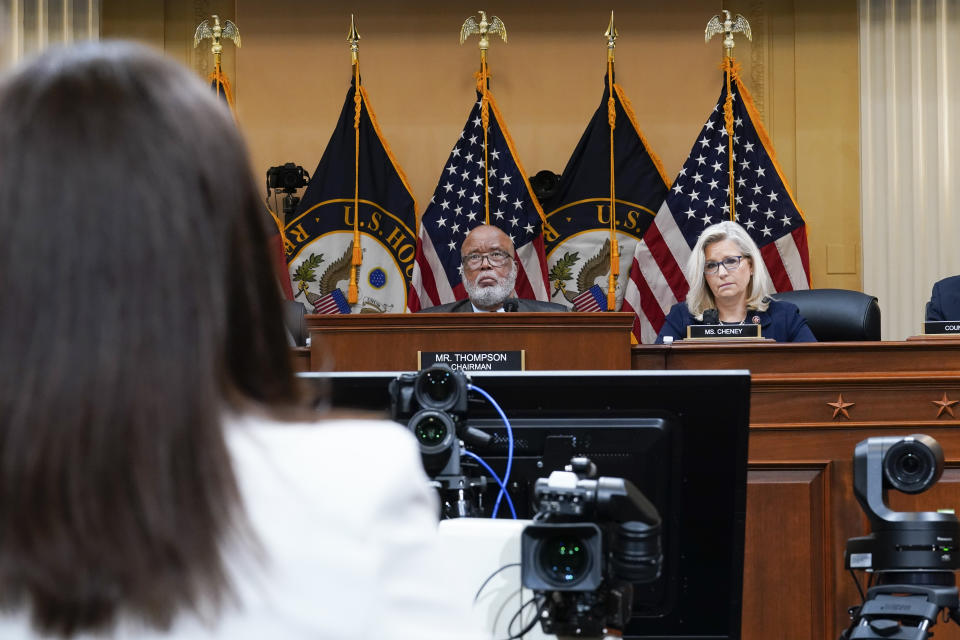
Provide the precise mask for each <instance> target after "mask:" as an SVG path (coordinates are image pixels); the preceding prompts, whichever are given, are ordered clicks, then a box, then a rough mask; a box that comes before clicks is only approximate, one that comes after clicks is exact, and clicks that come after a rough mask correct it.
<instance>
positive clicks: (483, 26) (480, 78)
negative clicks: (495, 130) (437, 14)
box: [460, 11, 507, 224]
mask: <svg viewBox="0 0 960 640" xmlns="http://www.w3.org/2000/svg"><path fill="white" fill-rule="evenodd" d="M474 33H476V34H479V35H480V42H479V45H480V72H479V74H478V75H477V91H479V92H480V121H481V123H482V124H483V211H484V215H483V222H484V224H490V169H489V165H488V163H489V156H488V153H487V129H489V128H490V98H489V96H488V93H489V91H490V86H489V84H490V72H489V70H488V69H487V49H489V48H490V39H489V38H488V37H487V36H488V35H489V34H494V35H496V34H500V37H502V38H503V41H504V42H506V41H507V27H506V25H504V24H503V21H502V20H500V18H498V17H497V16H490V21H489V22H488V21H487V13H486V12H485V11H481V12H480V22H477V21H476V20H475V19H474V17H473V16H470V17H469V18H467V19H466V20H464V22H463V25H462V26H461V27H460V44H461V45H462V44H463V43H464V42H466V40H467V36H469V35H472V34H474Z"/></svg>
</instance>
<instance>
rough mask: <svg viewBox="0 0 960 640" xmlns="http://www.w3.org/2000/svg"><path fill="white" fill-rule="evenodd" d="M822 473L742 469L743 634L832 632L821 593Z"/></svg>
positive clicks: (825, 569) (815, 634) (826, 565)
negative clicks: (744, 520) (744, 501)
mask: <svg viewBox="0 0 960 640" xmlns="http://www.w3.org/2000/svg"><path fill="white" fill-rule="evenodd" d="M826 475H828V474H827V473H826V472H825V469H824V468H811V469H791V468H788V467H784V468H781V469H757V470H751V471H750V472H749V473H748V476H747V526H746V538H745V544H746V549H747V554H746V558H745V560H744V567H743V619H742V622H741V628H742V637H743V638H745V639H748V640H752V639H754V638H756V639H757V640H760V639H761V638H762V639H764V640H765V639H767V638H771V637H777V638H817V637H826V635H829V632H830V631H831V630H832V626H833V625H832V622H831V621H830V620H829V619H828V618H827V617H826V616H825V611H824V603H823V598H822V595H821V594H822V585H823V584H824V582H825V580H826V577H827V575H828V574H829V572H830V571H829V562H828V561H825V558H824V548H823V542H824V541H823V534H824V531H826V530H827V526H826V524H825V523H826V520H827V517H826V513H825V511H826V504H827V500H826V492H827V488H828V485H829V481H828V480H827V479H826V478H825V476H826ZM786 505H788V508H784V507H785V506H786ZM774 630H775V631H774Z"/></svg>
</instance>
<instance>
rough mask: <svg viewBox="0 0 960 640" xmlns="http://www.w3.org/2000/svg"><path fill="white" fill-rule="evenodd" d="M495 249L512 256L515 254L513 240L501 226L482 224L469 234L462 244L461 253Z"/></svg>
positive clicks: (487, 251)
mask: <svg viewBox="0 0 960 640" xmlns="http://www.w3.org/2000/svg"><path fill="white" fill-rule="evenodd" d="M494 249H496V250H499V251H503V252H504V253H506V254H508V255H509V256H510V257H511V258H512V257H513V255H514V249H513V241H512V240H510V236H508V235H507V234H505V233H504V232H503V231H502V230H501V229H500V228H499V227H495V226H493V225H491V224H481V225H478V226H476V227H474V228H473V229H471V230H470V232H469V233H468V234H467V237H466V238H464V239H463V244H462V245H461V246H460V255H461V256H466V255H469V254H471V253H489V252H490V251H493V250H494Z"/></svg>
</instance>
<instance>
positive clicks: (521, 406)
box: [301, 371, 750, 640]
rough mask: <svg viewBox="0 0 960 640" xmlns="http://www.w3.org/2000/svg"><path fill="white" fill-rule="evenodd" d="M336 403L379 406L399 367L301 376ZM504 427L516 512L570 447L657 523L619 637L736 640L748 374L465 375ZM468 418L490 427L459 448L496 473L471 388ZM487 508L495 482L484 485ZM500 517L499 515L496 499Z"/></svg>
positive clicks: (499, 452)
mask: <svg viewBox="0 0 960 640" xmlns="http://www.w3.org/2000/svg"><path fill="white" fill-rule="evenodd" d="M301 375H302V377H303V378H304V380H306V381H308V382H310V383H311V384H312V385H314V387H315V388H316V389H317V392H318V394H322V395H325V396H326V397H327V398H328V400H329V401H330V402H331V404H333V405H334V406H337V407H346V408H359V409H365V410H383V411H385V412H388V411H389V407H390V395H389V392H388V390H387V387H388V384H389V382H390V380H393V379H395V378H396V377H397V376H398V375H400V374H399V373H307V374H301ZM470 378H471V382H472V384H473V385H475V386H477V387H479V388H481V389H483V390H484V391H486V392H487V393H489V394H490V395H491V396H492V397H493V398H494V399H495V400H496V401H497V402H498V403H499V404H500V406H501V407H502V408H503V410H504V412H505V414H506V416H507V417H508V419H509V420H510V421H511V423H512V425H513V432H514V441H515V449H514V461H513V470H512V473H511V476H510V481H509V483H508V485H509V489H510V493H511V495H512V496H513V498H514V504H515V507H516V509H517V512H518V513H517V515H518V517H520V518H529V517H531V516H532V515H533V511H532V510H531V504H530V496H531V494H532V485H533V482H534V481H535V480H536V479H537V478H542V477H547V476H548V475H549V474H550V472H551V471H554V470H557V469H561V468H562V467H563V465H564V464H566V463H567V462H569V460H570V457H571V456H572V455H585V456H587V457H589V458H590V459H591V460H592V461H593V462H594V463H595V464H596V466H597V468H598V475H602V476H613V477H622V478H624V479H626V480H629V481H630V482H632V483H633V484H635V485H636V486H637V487H638V488H639V489H640V490H641V491H643V492H644V494H645V495H646V496H647V497H648V498H649V499H650V500H651V501H652V502H653V503H654V505H655V506H656V507H657V510H658V511H659V512H660V515H661V518H662V520H663V531H662V544H663V553H664V560H663V570H662V575H661V577H660V578H659V579H658V580H657V581H655V582H653V583H650V584H647V585H639V586H637V587H636V591H635V599H634V615H633V617H632V618H631V620H630V623H629V624H628V625H627V628H626V630H625V635H624V637H625V638H628V639H635V640H640V639H644V640H652V639H663V640H666V639H670V640H681V639H692V638H698V639H704V638H716V639H733V638H739V637H740V611H741V606H742V587H743V551H744V549H743V545H744V524H745V518H746V468H747V436H748V421H749V413H750V376H749V373H748V372H746V371H557V372H516V373H490V372H477V373H471V374H470ZM467 424H468V425H469V426H472V427H476V428H479V429H481V430H483V431H486V432H488V433H490V434H491V435H493V439H492V441H491V442H490V443H488V444H485V445H479V446H472V447H470V449H471V450H472V451H473V452H474V453H476V454H477V455H479V456H480V457H481V458H483V459H484V460H485V461H487V462H488V463H489V464H490V465H491V467H492V468H493V469H494V471H496V472H497V473H498V474H502V473H503V471H504V467H505V464H506V437H505V428H504V426H503V424H502V421H501V420H500V418H499V415H498V414H497V413H496V411H495V410H494V409H493V408H492V407H491V406H490V404H489V403H488V402H487V401H486V400H484V399H483V398H482V397H481V396H480V395H479V394H477V393H471V394H470V400H469V403H468V411H467ZM488 492H489V495H488V499H487V500H486V501H485V504H486V505H487V508H488V507H489V505H490V504H491V503H492V497H493V496H494V495H495V488H493V487H491V488H490V489H488ZM499 516H500V517H509V514H508V512H507V510H506V508H505V506H504V507H501V509H500V510H499Z"/></svg>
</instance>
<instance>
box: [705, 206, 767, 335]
mask: <svg viewBox="0 0 960 640" xmlns="http://www.w3.org/2000/svg"><path fill="white" fill-rule="evenodd" d="M722 240H732V241H733V242H734V243H736V245H737V247H738V248H739V249H740V253H741V255H743V257H744V258H746V259H747V260H749V261H750V264H751V266H753V275H752V276H751V277H750V285H749V287H748V288H747V308H748V309H756V310H757V311H766V310H767V307H768V306H770V300H769V296H770V295H772V294H773V293H775V291H776V290H775V289H774V287H773V281H772V280H771V279H770V274H769V273H768V272H767V267H766V265H764V264H763V257H762V256H761V255H760V249H759V248H758V247H757V243H756V242H754V241H753V238H751V237H750V234H748V233H747V230H746V229H744V228H743V227H741V226H740V225H739V224H737V223H736V222H732V221H730V220H724V221H723V222H719V223H717V224H714V225H710V226H709V227H707V228H706V229H704V230H703V233H701V234H700V237H699V238H697V244H696V245H694V247H693V253H691V254H690V258H689V259H688V260H687V282H689V283H690V291H689V292H688V293H687V309H689V310H690V315H692V316H693V317H694V318H696V319H697V320H703V312H704V311H706V310H707V309H713V308H715V307H716V306H717V302H716V300H715V299H714V297H713V291H711V290H710V287H709V285H707V277H706V274H704V273H703V267H704V264H705V263H706V256H705V254H706V251H707V247H709V246H710V245H712V244H714V243H715V242H720V241H722Z"/></svg>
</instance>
